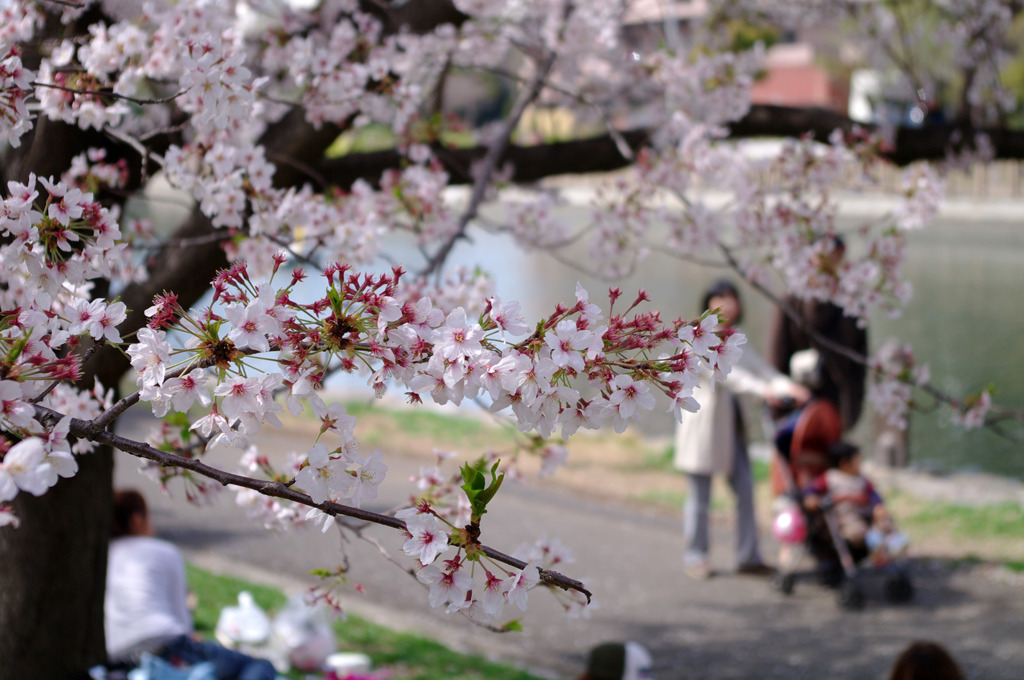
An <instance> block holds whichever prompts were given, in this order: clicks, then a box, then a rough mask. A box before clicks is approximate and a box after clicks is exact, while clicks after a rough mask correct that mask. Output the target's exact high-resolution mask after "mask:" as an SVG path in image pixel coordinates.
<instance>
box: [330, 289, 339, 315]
mask: <svg viewBox="0 0 1024 680" xmlns="http://www.w3.org/2000/svg"><path fill="white" fill-rule="evenodd" d="M327 301H328V302H330V304H331V311H333V312H334V313H335V315H337V316H341V315H342V312H341V293H339V292H338V291H337V290H336V289H335V288H333V287H331V288H328V289H327Z"/></svg>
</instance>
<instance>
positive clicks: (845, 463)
mask: <svg viewBox="0 0 1024 680" xmlns="http://www.w3.org/2000/svg"><path fill="white" fill-rule="evenodd" d="M828 455H829V458H830V459H831V460H832V463H833V464H834V465H835V466H836V467H837V468H839V469H840V470H842V471H843V472H845V473H846V474H849V475H859V474H860V449H859V448H857V447H856V446H855V445H853V444H851V443H849V442H836V443H835V444H833V445H832V446H830V447H829V449H828Z"/></svg>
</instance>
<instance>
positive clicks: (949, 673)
mask: <svg viewBox="0 0 1024 680" xmlns="http://www.w3.org/2000/svg"><path fill="white" fill-rule="evenodd" d="M889 680H964V674H963V671H961V670H960V666H959V665H958V664H957V662H956V660H955V659H954V658H953V657H952V656H951V655H950V653H949V652H947V651H946V650H945V648H943V647H942V645H940V644H938V643H937V642H930V641H928V640H918V641H917V642H913V643H911V644H910V646H909V647H907V648H906V649H904V650H903V653H902V654H900V656H899V658H898V659H896V664H895V665H894V666H893V667H892V673H890V674H889Z"/></svg>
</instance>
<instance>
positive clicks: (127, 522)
mask: <svg viewBox="0 0 1024 680" xmlns="http://www.w3.org/2000/svg"><path fill="white" fill-rule="evenodd" d="M152 534H153V526H152V525H151V524H150V522H149V510H148V509H147V508H146V499H145V498H143V496H142V494H141V493H139V492H138V491H136V490H135V489H122V490H120V491H115V492H114V517H113V525H112V526H111V530H110V537H111V538H121V537H122V536H151V535H152Z"/></svg>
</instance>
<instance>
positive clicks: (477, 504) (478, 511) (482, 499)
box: [462, 458, 505, 522]
mask: <svg viewBox="0 0 1024 680" xmlns="http://www.w3.org/2000/svg"><path fill="white" fill-rule="evenodd" d="M500 463H501V461H497V462H495V463H494V465H492V466H491V470H490V473H491V481H490V483H488V481H487V469H486V465H487V462H486V461H485V460H484V459H483V458H481V459H480V460H478V461H477V462H476V463H474V464H473V465H470V464H469V463H466V464H465V465H463V466H462V480H463V485H462V490H463V491H465V492H466V497H467V498H469V506H470V510H471V519H472V521H474V522H476V521H479V520H480V517H481V516H482V515H483V514H484V513H486V512H487V504H488V503H490V502H491V499H492V498H494V494H496V493H498V489H499V488H501V483H502V482H503V481H504V480H505V473H504V472H502V473H498V465H499V464H500Z"/></svg>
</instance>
